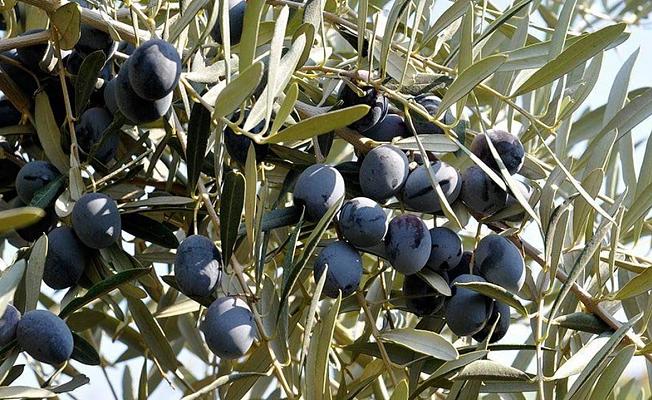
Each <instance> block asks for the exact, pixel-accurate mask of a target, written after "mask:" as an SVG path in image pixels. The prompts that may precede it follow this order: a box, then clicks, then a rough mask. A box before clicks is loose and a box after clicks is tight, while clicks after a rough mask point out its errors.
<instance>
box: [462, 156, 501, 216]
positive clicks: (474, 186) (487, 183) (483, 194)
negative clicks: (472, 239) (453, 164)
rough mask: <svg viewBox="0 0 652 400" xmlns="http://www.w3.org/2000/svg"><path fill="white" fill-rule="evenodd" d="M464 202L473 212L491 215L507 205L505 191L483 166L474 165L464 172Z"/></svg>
mask: <svg viewBox="0 0 652 400" xmlns="http://www.w3.org/2000/svg"><path fill="white" fill-rule="evenodd" d="M460 199H461V200H462V202H463V203H464V204H465V205H466V206H467V207H468V208H469V209H470V210H471V211H473V212H476V213H478V214H481V215H491V214H494V213H495V212H496V211H498V210H500V209H501V208H503V207H505V202H506V201H507V192H505V191H504V190H503V189H502V188H501V187H500V186H498V184H496V182H494V181H493V180H492V179H491V178H490V177H489V175H487V174H486V173H485V172H484V171H483V170H482V168H480V167H479V166H477V165H472V166H470V167H469V168H467V169H465V170H464V171H463V172H462V191H461V193H460Z"/></svg>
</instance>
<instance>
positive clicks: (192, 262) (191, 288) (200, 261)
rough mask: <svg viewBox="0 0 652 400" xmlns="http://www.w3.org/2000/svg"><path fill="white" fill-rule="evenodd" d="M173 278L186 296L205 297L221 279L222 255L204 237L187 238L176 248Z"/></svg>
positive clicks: (193, 236) (192, 236)
mask: <svg viewBox="0 0 652 400" xmlns="http://www.w3.org/2000/svg"><path fill="white" fill-rule="evenodd" d="M174 276H175V277H176V280H177V284H178V285H179V289H180V290H181V292H182V293H183V294H185V295H186V296H199V297H207V296H209V295H210V294H211V293H212V292H213V291H214V290H215V288H216V287H217V285H218V284H219V283H220V280H221V278H222V254H221V253H220V251H219V250H218V249H217V247H216V246H215V244H213V242H212V241H211V240H210V239H209V238H207V237H206V236H202V235H191V236H188V237H187V238H186V239H185V240H184V241H183V242H181V244H180V245H179V247H178V248H177V255H176V257H175V259H174Z"/></svg>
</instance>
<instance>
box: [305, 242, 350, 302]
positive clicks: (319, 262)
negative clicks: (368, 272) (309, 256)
mask: <svg viewBox="0 0 652 400" xmlns="http://www.w3.org/2000/svg"><path fill="white" fill-rule="evenodd" d="M326 267H328V272H327V273H326V281H325V282H324V289H323V293H324V294H325V295H326V296H328V297H330V298H333V299H336V298H337V296H338V295H339V294H340V291H341V292H342V297H343V298H344V297H347V296H350V295H351V294H353V293H354V292H355V291H356V290H357V289H358V286H359V285H360V279H361V278H362V260H361V259H360V254H358V252H357V251H356V250H355V249H354V248H353V247H351V245H349V244H348V243H346V242H342V241H337V242H333V243H331V244H329V245H328V246H326V247H324V248H323V249H322V251H321V252H320V253H319V256H317V259H316V260H315V265H314V270H313V272H314V274H315V282H319V279H320V278H321V276H322V274H323V273H324V270H325V269H326Z"/></svg>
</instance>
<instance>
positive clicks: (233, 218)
mask: <svg viewBox="0 0 652 400" xmlns="http://www.w3.org/2000/svg"><path fill="white" fill-rule="evenodd" d="M244 194H245V179H244V176H242V174H241V173H239V172H235V171H231V172H229V173H228V174H226V175H225V176H224V187H223V188H222V196H221V198H220V238H221V240H222V253H223V254H224V262H225V263H227V264H228V262H229V260H230V259H231V252H232V251H233V247H234V246H235V242H236V239H237V238H238V229H239V228H240V219H241V218H242V210H243V208H244Z"/></svg>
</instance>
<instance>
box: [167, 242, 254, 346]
mask: <svg viewBox="0 0 652 400" xmlns="http://www.w3.org/2000/svg"><path fill="white" fill-rule="evenodd" d="M174 276H175V279H176V282H177V287H178V288H179V290H180V291H181V292H182V293H183V294H185V295H186V296H189V297H191V298H209V297H210V296H211V295H212V294H213V293H214V292H215V290H216V289H217V287H218V286H219V284H220V281H221V278H222V254H221V253H220V251H219V250H218V248H217V247H216V246H215V244H214V243H213V242H212V241H211V240H210V239H209V238H207V237H206V236H202V235H191V236H188V237H187V238H186V239H185V240H184V241H183V242H181V244H180V245H179V248H178V249H177V255H176V258H175V260H174ZM201 330H202V332H203V333H204V337H205V339H206V344H207V345H208V348H209V349H211V351H212V352H213V353H215V354H216V355H217V356H219V357H220V358H229V359H233V358H239V357H242V356H243V355H245V354H246V353H247V351H248V350H249V348H250V347H251V345H252V344H253V342H254V339H255V337H256V327H255V325H254V317H253V314H252V312H251V309H250V308H249V306H248V305H247V303H246V302H245V301H244V300H242V299H240V298H238V297H236V296H224V297H220V298H218V299H216V300H214V301H212V302H211V305H210V306H209V307H208V311H207V312H206V316H205V317H204V320H203V322H202V324H201Z"/></svg>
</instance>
